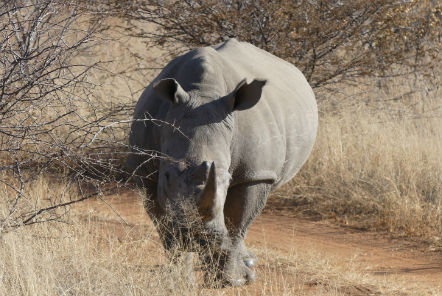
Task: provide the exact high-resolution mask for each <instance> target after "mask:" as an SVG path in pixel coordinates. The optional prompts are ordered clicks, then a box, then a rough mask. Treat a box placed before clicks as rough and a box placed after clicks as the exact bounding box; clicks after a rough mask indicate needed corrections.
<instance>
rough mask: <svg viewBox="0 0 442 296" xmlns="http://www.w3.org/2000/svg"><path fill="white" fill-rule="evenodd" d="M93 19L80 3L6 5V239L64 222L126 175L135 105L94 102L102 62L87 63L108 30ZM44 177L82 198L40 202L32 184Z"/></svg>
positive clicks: (2, 63) (1, 120) (2, 131)
mask: <svg viewBox="0 0 442 296" xmlns="http://www.w3.org/2000/svg"><path fill="white" fill-rule="evenodd" d="M94 16H95V15H90V14H89V13H88V12H87V8H86V7H85V6H84V5H82V4H81V3H80V2H78V1H58V0H32V1H25V0H23V1H2V2H1V6H0V160H1V165H0V173H1V177H0V183H1V186H2V188H4V189H5V191H6V192H7V193H6V194H5V195H3V196H2V197H1V199H0V205H1V207H2V213H1V214H0V233H1V232H3V231H6V230H8V229H11V228H14V227H18V226H21V225H29V224H33V223H37V222H42V221H50V220H58V219H59V218H60V213H57V211H58V210H61V212H63V211H64V210H63V209H61V208H60V207H61V206H66V205H69V204H72V203H74V202H77V201H81V200H84V199H86V198H89V197H91V196H95V195H97V194H99V192H100V191H101V189H100V188H99V187H100V186H101V183H102V182H103V179H106V180H112V179H115V178H116V177H121V176H119V174H121V173H122V171H121V167H124V166H123V165H122V162H123V161H124V160H123V159H124V158H125V155H126V154H125V153H126V151H127V150H128V148H127V145H126V144H125V143H126V140H125V138H126V136H125V135H126V132H125V131H126V130H128V129H129V124H130V120H129V119H128V118H130V116H129V115H128V113H129V112H131V110H132V109H133V106H124V105H119V104H109V103H104V104H103V103H102V101H100V100H97V99H96V98H95V97H94V93H93V90H94V88H95V87H96V86H97V84H96V82H94V81H93V80H91V79H89V76H88V75H89V74H90V73H91V70H92V69H94V70H97V69H101V68H100V67H101V66H102V64H100V63H99V62H98V60H97V59H94V58H84V57H85V56H86V57H87V56H90V55H91V54H93V49H94V46H96V45H97V44H99V43H100V39H99V37H98V34H99V33H101V32H102V31H103V29H104V28H105V27H104V26H103V25H102V23H101V20H100V19H99V18H96V17H94ZM103 71H104V70H103ZM128 110H130V111H128ZM122 131H123V132H122ZM121 154H124V156H123V157H122V156H121ZM42 173H53V174H54V178H57V179H60V178H61V179H63V180H64V181H65V184H66V188H65V191H66V192H69V191H70V190H74V189H73V188H74V187H75V188H76V189H75V190H77V192H78V193H79V196H77V198H72V196H70V197H69V198H68V197H67V195H65V194H62V195H61V196H50V195H48V196H47V197H46V198H45V199H43V200H41V201H39V202H35V199H34V197H33V196H32V188H30V184H31V183H32V182H34V181H35V180H36V179H37V178H38V177H39V176H40V175H41V174H42ZM100 178H101V179H100ZM85 181H87V182H86V183H89V185H87V186H85ZM90 185H92V186H93V187H95V190H92V189H91V186H90ZM101 187H102V186H101ZM105 190H106V189H105Z"/></svg>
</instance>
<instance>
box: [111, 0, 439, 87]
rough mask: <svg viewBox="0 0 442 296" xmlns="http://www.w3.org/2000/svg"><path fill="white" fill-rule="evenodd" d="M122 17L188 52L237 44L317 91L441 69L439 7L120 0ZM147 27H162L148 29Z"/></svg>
mask: <svg viewBox="0 0 442 296" xmlns="http://www.w3.org/2000/svg"><path fill="white" fill-rule="evenodd" d="M110 7H111V8H112V9H111V10H113V11H114V12H115V13H116V14H118V15H120V16H123V17H125V18H126V19H128V20H130V21H133V22H132V23H131V25H132V26H131V29H132V31H133V34H134V35H135V36H137V37H141V38H145V39H146V40H147V41H148V42H149V44H155V45H160V46H165V47H168V48H169V49H170V50H175V51H182V50H183V46H185V47H187V48H193V47H198V46H206V45H212V44H216V43H219V42H222V41H224V40H226V39H227V38H231V37H235V38H238V39H239V40H242V41H247V42H249V43H252V44H254V45H255V46H258V47H260V48H262V49H265V50H266V51H268V52H270V53H272V54H274V55H276V56H278V57H280V58H282V59H284V60H287V61H289V62H291V63H293V64H294V65H296V66H297V67H298V68H299V69H300V70H301V71H302V72H303V73H304V75H305V76H306V77H307V79H308V80H309V82H310V83H311V85H312V86H313V87H314V88H316V87H320V86H324V85H328V84H330V83H333V82H336V81H343V80H351V79H354V78H356V77H360V76H366V75H385V74H386V73H388V71H389V70H390V69H391V67H392V66H394V65H408V66H409V68H408V69H407V70H406V71H405V72H411V71H425V72H427V73H431V70H430V69H433V68H435V67H436V68H437V67H438V65H439V63H438V62H437V61H440V55H439V48H440V42H441V39H440V37H441V24H440V14H441V6H440V3H439V2H437V1H430V0H426V1H417V0H412V1H393V0H389V1H385V0H376V1H364V0H358V1H307V0H300V1H291V0H278V1H261V0H258V1H230V0H229V1H227V0H226V1H215V0H212V1H199V0H187V1H137V2H133V1H119V2H110ZM146 23H154V24H156V25H157V26H158V30H156V31H147V30H145V29H144V27H145V24H146Z"/></svg>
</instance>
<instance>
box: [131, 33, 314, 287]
mask: <svg viewBox="0 0 442 296" xmlns="http://www.w3.org/2000/svg"><path fill="white" fill-rule="evenodd" d="M134 119H135V121H134V123H133V124H132V128H131V134H130V145H131V146H132V147H133V149H132V151H133V153H132V154H131V156H130V158H129V160H128V167H129V168H131V169H132V170H134V171H135V175H137V176H140V178H139V180H138V181H139V183H140V185H142V186H143V187H144V188H145V189H146V193H147V199H146V209H147V211H148V213H149V215H150V216H151V218H152V219H153V220H155V221H156V225H157V228H158V231H159V233H160V236H161V238H162V241H163V244H164V247H165V249H166V251H167V250H172V249H173V248H174V247H179V248H181V249H182V250H184V251H194V250H197V249H195V248H194V246H192V244H191V243H190V241H193V242H197V245H198V247H199V249H198V250H199V253H200V256H201V258H202V259H203V261H204V262H206V263H207V264H208V266H209V267H208V271H209V274H212V275H214V277H215V278H217V279H218V280H221V281H222V282H223V284H230V285H242V284H245V283H250V282H253V281H254V279H255V275H254V273H253V271H252V270H251V268H250V267H252V266H253V265H254V264H256V260H257V259H256V256H255V255H254V254H253V253H251V252H249V251H248V250H247V248H246V247H245V245H244V238H245V236H246V233H247V229H248V228H249V226H250V224H251V223H252V221H253V220H254V219H255V218H256V216H257V215H258V214H259V213H260V212H261V210H262V209H263V207H264V205H265V203H266V199H267V196H268V194H269V193H270V192H271V191H272V190H274V189H276V188H278V187H279V186H281V185H282V184H284V183H286V182H287V181H289V180H290V179H291V178H293V176H295V174H296V173H297V172H298V171H299V169H300V168H301V166H302V165H303V164H304V162H305V161H306V160H307V157H308V155H309V154H310V152H311V150H312V147H313V144H314V141H315V138H316V130H317V124H318V118H317V107H316V101H315V96H314V94H313V91H312V89H311V88H310V86H309V84H308V83H307V81H306V79H305V78H304V76H303V75H302V73H301V72H300V71H299V70H298V69H297V68H296V67H294V66H293V65H291V64H289V63H287V62H285V61H283V60H281V59H279V58H277V57H275V56H273V55H271V54H269V53H267V52H265V51H263V50H261V49H258V48H256V47H254V46H253V45H250V44H248V43H244V42H238V41H237V40H235V39H230V40H228V41H226V42H224V43H221V44H218V45H216V46H213V47H205V48H198V49H195V50H192V51H190V52H188V53H186V54H185V55H182V56H180V57H177V58H175V59H174V60H172V61H171V62H170V63H169V64H168V65H167V66H166V67H165V68H164V69H163V71H162V72H161V73H160V74H159V75H158V77H157V78H155V80H154V81H153V82H152V83H151V84H150V85H149V86H148V87H147V88H146V90H145V91H144V92H143V94H142V95H141V97H140V99H139V101H138V104H137V105H136V108H135V114H134ZM143 119H148V120H147V121H143ZM149 119H155V120H153V121H152V120H149ZM140 151H159V152H160V154H159V155H160V156H161V157H160V158H156V159H154V160H148V159H149V157H148V156H146V155H142V154H141V153H139V152H140ZM189 209H193V212H192V211H191V210H190V211H189ZM190 212H192V213H194V214H195V215H196V217H197V218H198V219H196V220H195V219H194V220H192V221H193V222H188V221H189V220H191V219H189V217H190V214H189V213H190ZM165 217H167V219H166V218H165ZM187 261H191V260H187ZM189 264H190V263H189Z"/></svg>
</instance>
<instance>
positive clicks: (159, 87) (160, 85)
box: [153, 78, 189, 104]
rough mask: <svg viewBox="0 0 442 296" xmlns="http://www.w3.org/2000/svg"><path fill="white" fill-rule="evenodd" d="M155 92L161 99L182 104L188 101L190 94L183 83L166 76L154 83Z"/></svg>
mask: <svg viewBox="0 0 442 296" xmlns="http://www.w3.org/2000/svg"><path fill="white" fill-rule="evenodd" d="M153 89H154V91H155V94H157V95H158V96H159V97H160V98H161V99H163V100H167V101H169V102H172V103H173V104H180V103H185V102H187V100H188V98H189V95H188V94H187V92H186V91H185V90H184V89H183V88H182V87H181V85H180V84H179V83H178V81H176V80H175V79H173V78H165V79H162V80H160V81H158V82H156V83H155V84H154V85H153Z"/></svg>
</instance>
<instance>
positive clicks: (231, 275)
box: [223, 258, 256, 287]
mask: <svg viewBox="0 0 442 296" xmlns="http://www.w3.org/2000/svg"><path fill="white" fill-rule="evenodd" d="M249 261H253V260H249ZM249 263H250V262H249ZM223 273H224V282H225V285H228V286H233V287H238V286H243V285H246V284H251V283H253V282H255V280H256V275H255V272H254V271H253V270H251V269H250V268H249V267H248V266H247V263H246V262H245V261H244V259H243V258H238V260H236V262H235V263H233V264H229V265H228V266H226V268H225V269H224V272H223Z"/></svg>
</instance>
